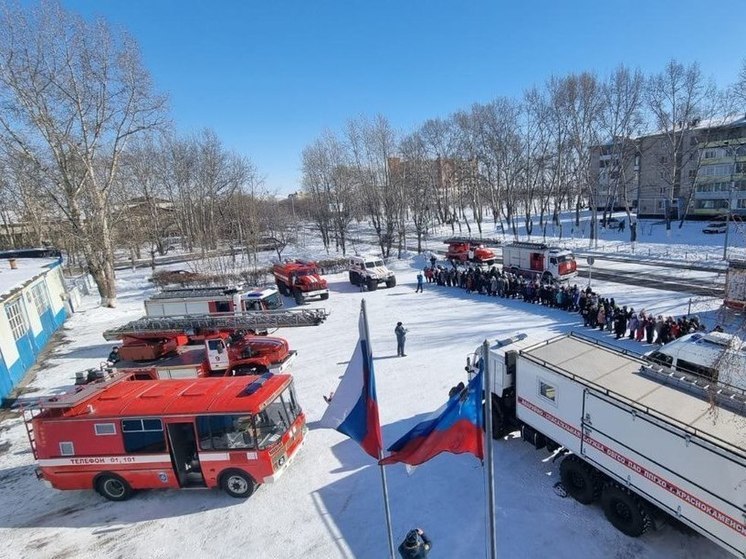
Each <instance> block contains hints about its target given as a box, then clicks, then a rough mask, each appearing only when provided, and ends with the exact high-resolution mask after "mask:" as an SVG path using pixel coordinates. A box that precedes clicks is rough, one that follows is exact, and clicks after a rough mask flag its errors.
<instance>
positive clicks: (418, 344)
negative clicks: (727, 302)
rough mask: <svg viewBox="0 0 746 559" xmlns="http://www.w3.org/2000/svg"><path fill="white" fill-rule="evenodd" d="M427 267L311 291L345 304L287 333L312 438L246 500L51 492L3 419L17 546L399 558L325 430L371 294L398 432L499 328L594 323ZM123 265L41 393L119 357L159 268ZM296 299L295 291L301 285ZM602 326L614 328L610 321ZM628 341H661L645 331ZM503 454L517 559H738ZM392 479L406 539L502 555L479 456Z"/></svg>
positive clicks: (459, 375)
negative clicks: (642, 522) (120, 498)
mask: <svg viewBox="0 0 746 559" xmlns="http://www.w3.org/2000/svg"><path fill="white" fill-rule="evenodd" d="M302 250H303V249H298V252H302ZM316 250H318V249H316ZM291 254H292V251H289V252H288V256H290V255H291ZM424 263H425V259H424V257H423V256H420V257H414V256H411V255H408V257H407V258H405V259H402V260H400V261H395V262H394V263H393V264H392V265H391V267H392V269H394V270H395V272H396V273H397V279H398V282H399V284H398V285H397V287H395V288H393V289H380V290H378V291H375V292H372V293H364V294H361V293H360V292H358V291H357V290H356V289H355V288H353V287H352V286H351V285H350V284H349V282H348V281H347V275H346V274H336V275H332V276H328V278H327V279H328V280H329V284H330V289H331V292H332V293H331V296H330V299H329V300H328V301H324V302H323V303H312V304H313V305H314V306H324V307H326V308H328V309H329V310H330V311H331V314H330V316H329V319H328V320H327V322H326V323H324V324H322V325H321V326H318V327H310V328H296V329H285V330H283V331H281V332H278V335H282V336H284V337H286V338H287V339H288V340H289V342H290V345H291V347H292V348H294V349H297V350H298V352H299V356H298V359H297V361H296V364H295V365H294V370H293V374H294V377H295V382H296V388H297V391H298V396H299V399H300V402H301V404H302V405H303V407H304V409H305V413H306V416H307V421H308V426H309V433H308V436H307V441H306V444H305V447H304V448H303V449H302V451H301V452H300V454H299V455H298V457H297V459H296V461H295V462H294V463H293V464H292V465H291V467H290V468H289V469H288V471H287V472H286V473H285V474H284V476H283V477H282V478H281V479H280V480H279V482H278V483H277V484H275V485H271V486H265V487H261V488H260V489H259V490H258V491H257V492H256V494H255V495H253V496H252V497H251V498H250V499H249V500H247V501H239V500H235V499H232V498H231V497H228V496H227V495H225V494H224V493H222V492H219V491H211V490H196V491H146V492H140V493H138V494H136V495H135V496H134V497H133V498H132V499H131V500H130V501H127V502H124V503H111V502H108V501H105V500H104V499H103V498H101V497H99V496H98V495H97V494H95V493H94V492H92V491H82V492H78V491H66V492H63V491H56V490H53V489H48V488H46V487H45V486H44V485H43V484H42V483H41V482H39V481H37V479H36V477H35V476H34V461H33V457H32V455H31V453H30V450H29V447H28V441H27V439H26V432H25V429H24V427H23V424H22V421H21V419H20V418H19V417H10V418H7V419H5V420H4V421H2V423H0V487H2V491H0V539H1V541H2V542H3V543H2V546H1V547H0V557H2V558H6V557H7V558H9V559H10V558H18V557H39V558H57V557H67V558H94V557H95V558H99V557H101V558H119V557H127V558H130V557H132V558H138V557H155V558H170V557H173V558H179V559H181V558H183V557H210V558H213V557H236V558H238V557H242V558H268V559H269V558H288V557H290V558H336V557H359V558H371V559H378V558H381V557H386V555H387V544H386V527H385V521H384V514H383V501H382V496H381V484H380V471H379V468H378V467H377V466H376V465H375V464H374V463H373V460H372V459H371V458H370V457H368V456H367V455H366V454H364V453H363V451H362V450H361V449H360V448H359V447H358V446H357V444H356V443H354V442H352V441H350V440H348V439H347V438H346V437H344V436H343V435H341V434H339V433H337V432H336V431H331V430H327V429H321V428H320V427H319V425H318V420H319V419H320V417H321V415H322V414H323V412H324V409H325V406H326V404H325V403H324V400H323V399H322V395H324V394H328V393H329V392H330V391H331V390H333V389H334V388H335V387H336V385H337V384H338V382H339V378H340V375H341V374H342V373H343V372H344V370H345V366H346V362H347V361H348V359H349V357H350V355H351V352H352V350H353V346H354V344H355V342H356V336H357V332H356V324H357V314H358V310H359V307H360V300H361V297H363V296H364V297H365V299H366V301H367V306H368V315H369V322H370V331H371V336H372V347H373V352H374V356H375V374H376V385H377V390H378V400H379V408H380V416H381V422H382V425H383V436H384V442H385V443H387V444H391V443H392V442H394V441H395V440H396V439H397V438H398V437H399V436H401V435H402V434H403V433H405V432H406V431H407V430H408V429H410V428H411V427H412V426H413V425H414V424H415V423H416V422H417V421H418V420H420V419H421V418H422V417H423V415H424V414H427V413H429V412H431V411H433V410H434V409H436V408H437V407H439V406H440V405H442V404H443V403H444V402H445V400H446V398H447V394H448V390H449V388H450V387H451V386H453V385H454V384H456V383H458V382H459V381H461V380H464V378H465V372H464V365H465V358H466V356H467V354H468V353H470V352H472V351H473V350H474V348H475V347H476V346H477V345H478V344H479V343H480V342H482V340H484V339H485V338H495V337H500V336H503V335H506V334H508V333H512V332H515V331H523V332H526V333H527V334H528V335H529V336H531V337H532V338H534V339H536V340H537V341H539V340H541V339H543V338H547V337H550V336H554V335H557V334H560V333H563V332H567V331H570V330H575V329H580V330H582V329H583V328H582V322H581V321H580V320H579V317H578V316H577V315H574V314H569V313H565V312H562V311H559V310H552V309H545V308H543V307H539V306H533V305H528V304H525V303H523V302H520V301H506V300H495V299H490V298H487V297H484V296H479V295H468V294H466V293H464V292H463V291H461V290H458V289H453V288H445V287H440V288H439V287H435V286H429V285H426V286H425V292H424V293H422V294H417V293H414V281H415V275H416V273H417V270H418V269H420V268H421V267H422V266H423V265H424ZM119 277H120V279H119V285H120V293H121V297H120V300H119V301H120V306H119V308H117V309H116V310H111V309H101V308H97V307H96V305H95V301H94V300H93V299H90V300H89V301H87V307H86V308H85V310H84V311H83V312H80V313H78V314H76V315H74V316H73V317H71V318H70V319H69V320H68V321H67V323H66V325H65V335H66V338H67V340H66V342H65V343H64V344H62V345H60V346H59V347H58V348H57V349H56V350H55V352H54V354H53V356H52V357H51V358H50V359H49V360H48V362H47V363H46V365H45V366H44V367H43V368H42V369H41V370H40V371H38V373H37V375H36V378H35V379H34V380H33V382H32V383H31V388H32V389H34V390H37V392H35V393H34V395H36V394H41V393H54V392H58V391H60V390H63V389H65V388H68V387H69V386H70V385H71V384H72V382H73V377H74V373H75V371H78V370H82V369H85V368H87V367H90V366H96V365H97V364H98V363H99V362H100V361H101V360H103V359H105V357H106V355H107V354H108V352H109V350H110V348H111V344H110V343H107V342H105V341H104V340H103V338H102V336H101V334H102V332H103V331H104V330H105V329H106V328H108V327H110V326H113V325H118V324H122V323H124V322H126V321H127V320H130V319H133V318H136V317H139V316H140V315H141V314H142V301H143V299H144V297H146V296H147V295H148V294H149V293H150V292H151V290H152V286H150V284H148V283H147V281H146V277H147V272H146V271H138V272H134V273H133V272H121V273H120V275H119ZM594 288H595V289H596V290H597V291H599V292H600V293H602V294H604V295H607V296H612V297H615V298H616V300H617V301H619V302H620V303H624V304H627V305H631V306H633V307H635V308H636V309H638V310H639V309H643V308H644V309H647V310H649V311H652V312H654V313H656V314H663V315H676V314H683V313H686V312H687V305H688V299H689V298H688V297H687V296H685V295H682V294H681V293H670V292H665V291H657V290H652V289H644V288H638V289H633V288H630V287H629V286H621V285H618V284H611V283H603V282H596V281H595V280H594ZM286 304H291V303H290V300H289V299H287V298H286ZM719 305H720V301H719V300H712V299H703V298H696V308H694V309H693V312H697V313H699V314H701V315H702V316H706V317H710V318H712V317H713V316H715V313H716V310H717V308H718V307H719ZM397 321H402V322H404V324H405V326H406V327H407V328H408V329H409V335H408V340H407V354H408V356H407V357H406V358H397V357H395V356H396V351H395V338H394V333H393V328H394V325H395V324H396V322H397ZM592 335H595V336H601V337H604V339H605V340H607V341H611V339H610V338H607V337H606V336H605V335H604V334H600V333H597V332H596V333H593V334H592ZM619 345H620V346H621V347H625V348H627V349H632V350H635V351H645V350H647V349H648V347H647V346H643V345H640V344H637V343H636V342H632V341H624V342H621V343H620V344H619ZM29 396H32V395H28V394H27V395H26V397H29ZM494 457H495V476H496V480H495V481H496V489H497V530H498V552H499V555H500V556H501V557H507V558H513V557H516V558H523V557H526V558H534V557H537V558H538V557H556V558H558V559H562V558H568V559H569V558H577V557H588V558H607V557H616V558H629V557H638V558H659V559H669V558H692V559H694V558H697V559H707V558H716V557H717V558H724V557H727V555H726V554H725V553H724V552H723V551H721V550H720V549H719V548H718V547H716V546H715V545H714V544H712V543H710V542H709V541H708V540H706V539H705V538H702V537H698V536H691V535H684V534H682V533H680V532H678V531H675V530H673V529H672V528H670V527H665V528H664V529H663V530H661V531H657V532H653V533H650V534H647V535H645V536H644V537H642V538H639V539H631V538H628V537H626V536H624V535H622V534H621V533H620V532H618V531H617V530H616V529H614V528H613V527H612V526H611V525H610V524H609V523H608V522H607V521H606V519H605V518H604V516H603V512H602V511H601V509H600V507H599V506H589V507H586V506H583V505H580V504H578V503H577V502H575V501H574V500H572V499H570V498H561V497H559V496H558V495H556V494H555V492H554V491H553V489H552V487H553V485H554V484H555V483H556V481H558V464H557V463H553V462H552V460H551V457H550V456H548V455H547V454H546V453H545V452H544V451H536V450H535V449H533V447H531V446H530V445H528V444H526V443H524V442H522V441H520V440H519V439H517V438H514V437H509V438H508V439H506V440H503V441H500V442H498V443H497V444H496V445H495V449H494ZM387 474H388V481H389V494H390V500H391V513H392V519H393V525H394V532H395V538H397V540H401V539H402V538H403V537H404V535H405V534H406V532H407V531H408V530H409V529H410V528H412V527H414V526H420V527H422V528H424V529H425V530H426V531H427V533H428V534H429V535H430V537H431V538H432V539H433V543H434V547H433V551H432V553H431V555H430V556H431V557H433V558H438V557H442V558H449V559H450V558H462V557H463V558H471V557H484V556H485V554H486V546H485V533H486V532H485V530H486V525H485V524H486V523H485V490H484V470H483V468H482V464H481V463H480V462H479V461H478V460H477V459H476V458H474V457H472V456H469V455H460V456H453V455H441V456H439V457H437V458H436V459H434V460H432V461H430V462H428V463H426V464H424V465H422V466H420V467H418V468H417V469H416V470H415V471H414V472H413V473H412V474H411V475H408V473H407V471H406V470H405V468H404V467H403V466H400V465H397V466H392V467H389V468H387ZM397 543H398V541H397Z"/></svg>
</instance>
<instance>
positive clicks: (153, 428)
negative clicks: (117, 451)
mask: <svg viewBox="0 0 746 559" xmlns="http://www.w3.org/2000/svg"><path fill="white" fill-rule="evenodd" d="M122 438H123V439H124V450H125V451H126V452H132V453H141V452H142V453H148V452H164V451H165V450H166V438H165V436H164V434H163V424H162V423H161V420H160V419H123V420H122Z"/></svg>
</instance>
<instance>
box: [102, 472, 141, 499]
mask: <svg viewBox="0 0 746 559" xmlns="http://www.w3.org/2000/svg"><path fill="white" fill-rule="evenodd" d="M95 487H96V491H97V492H98V493H99V495H101V496H102V497H106V498H107V499H109V500H110V501H126V500H127V499H129V498H130V497H131V496H132V488H131V487H130V484H129V483H127V482H126V481H124V480H123V479H122V478H121V477H119V476H118V475H116V474H101V475H99V476H98V477H97V478H96V482H95Z"/></svg>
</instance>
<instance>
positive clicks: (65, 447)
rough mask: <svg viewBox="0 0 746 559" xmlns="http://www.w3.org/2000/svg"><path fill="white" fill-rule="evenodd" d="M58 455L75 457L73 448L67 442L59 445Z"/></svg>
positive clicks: (71, 444)
mask: <svg viewBox="0 0 746 559" xmlns="http://www.w3.org/2000/svg"><path fill="white" fill-rule="evenodd" d="M60 454H61V455H62V456H75V446H74V445H73V443H71V442H69V441H65V442H61V443H60Z"/></svg>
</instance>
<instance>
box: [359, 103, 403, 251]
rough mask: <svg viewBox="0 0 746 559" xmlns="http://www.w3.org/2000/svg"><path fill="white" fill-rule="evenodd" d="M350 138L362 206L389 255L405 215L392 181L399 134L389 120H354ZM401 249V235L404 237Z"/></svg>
mask: <svg viewBox="0 0 746 559" xmlns="http://www.w3.org/2000/svg"><path fill="white" fill-rule="evenodd" d="M346 139H347V143H348V146H349V150H350V155H351V162H352V164H353V166H354V168H355V171H356V175H357V181H358V184H359V185H360V196H361V199H362V207H363V210H364V211H365V213H366V214H367V216H368V217H369V218H370V220H371V223H372V225H373V230H374V231H375V233H376V237H377V239H378V244H379V246H380V248H381V254H382V255H383V256H384V257H388V256H389V255H390V254H391V248H392V246H393V243H394V238H395V233H396V232H397V231H400V229H399V222H400V220H401V218H402V210H403V208H402V196H401V190H400V189H398V188H396V185H395V184H394V183H393V181H392V180H391V174H390V168H389V160H390V158H391V157H393V156H394V155H395V153H396V135H395V133H394V131H393V129H392V128H391V124H390V123H389V121H388V120H387V119H386V118H385V117H383V116H380V115H379V116H377V117H376V118H375V119H374V120H373V121H368V120H366V119H362V118H361V119H357V120H351V121H349V122H348V124H347V129H346ZM400 250H401V237H400Z"/></svg>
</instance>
